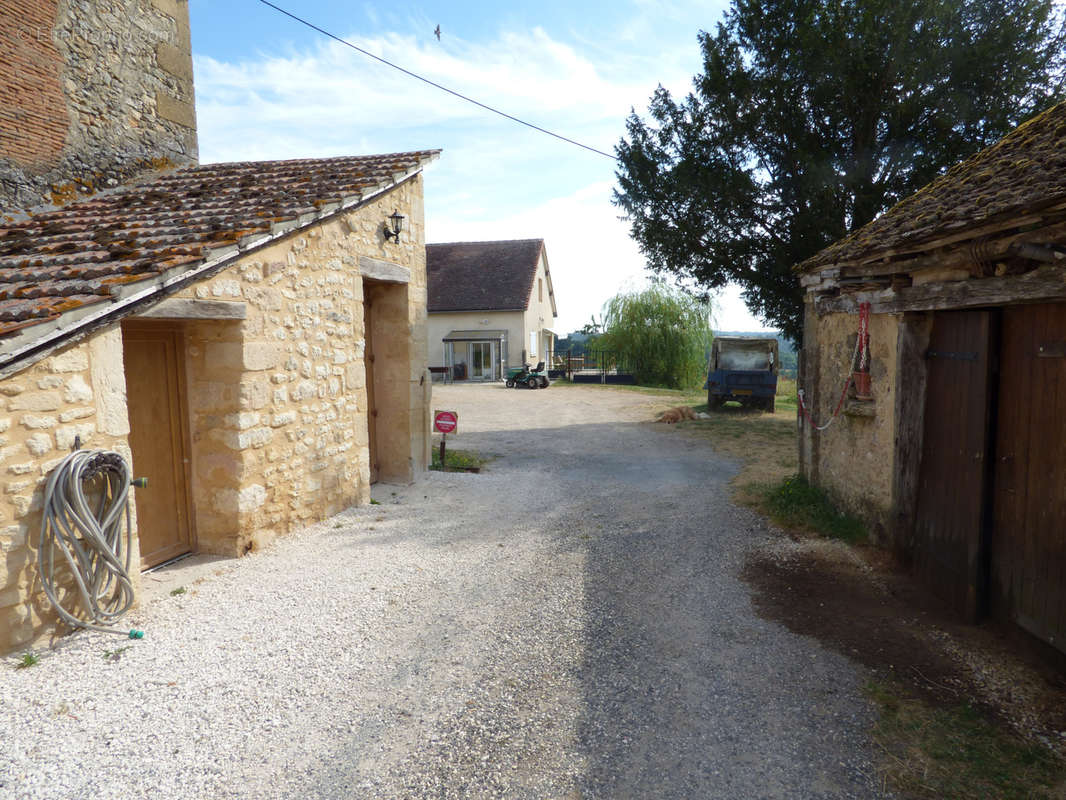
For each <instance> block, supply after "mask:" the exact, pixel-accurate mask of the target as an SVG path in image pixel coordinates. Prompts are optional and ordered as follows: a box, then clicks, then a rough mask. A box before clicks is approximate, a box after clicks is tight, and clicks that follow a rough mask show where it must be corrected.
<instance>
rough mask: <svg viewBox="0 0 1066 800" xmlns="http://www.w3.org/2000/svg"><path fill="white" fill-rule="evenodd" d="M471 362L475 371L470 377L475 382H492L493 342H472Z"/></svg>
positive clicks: (472, 371)
mask: <svg viewBox="0 0 1066 800" xmlns="http://www.w3.org/2000/svg"><path fill="white" fill-rule="evenodd" d="M470 361H471V363H472V364H473V369H472V370H471V372H470V377H471V378H473V379H474V380H481V381H491V380H492V342H471V343H470Z"/></svg>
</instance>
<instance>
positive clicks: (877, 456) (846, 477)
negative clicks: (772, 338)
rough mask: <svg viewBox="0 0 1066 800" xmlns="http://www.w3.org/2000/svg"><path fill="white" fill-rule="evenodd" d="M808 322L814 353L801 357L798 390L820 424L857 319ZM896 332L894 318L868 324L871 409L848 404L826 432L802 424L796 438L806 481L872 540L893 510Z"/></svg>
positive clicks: (847, 363)
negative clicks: (858, 521) (854, 518)
mask: <svg viewBox="0 0 1066 800" xmlns="http://www.w3.org/2000/svg"><path fill="white" fill-rule="evenodd" d="M812 317H813V315H809V316H808V327H807V331H806V334H805V340H806V342H809V343H810V344H808V345H807V347H810V348H816V350H815V351H814V352H806V353H805V354H804V380H803V386H804V388H805V391H806V395H807V399H808V406H809V409H810V411H811V414H812V416H813V417H814V419H815V422H817V423H818V424H824V423H825V422H826V421H827V420H828V419H829V418H830V416H831V415H832V413H833V410H834V409H835V408H836V405H837V402H838V401H839V399H840V392H841V390H842V389H843V387H844V381H845V380H846V379H847V377H848V375H849V374H850V372H851V363H852V357H853V355H854V353H855V340H856V338H857V336H858V327H859V318H858V315H857V314H827V315H825V316H822V317H816V318H812ZM812 326H813V327H812ZM898 327H899V317H898V315H892V314H874V315H872V316H871V317H870V380H871V385H872V391H871V394H872V395H873V398H874V399H873V401H869V402H867V401H859V400H854V399H849V400H848V401H846V403H845V406H844V408H843V410H842V412H841V414H840V416H839V417H838V418H837V419H836V420H835V421H834V422H833V424H832V425H830V426H829V428H827V429H826V430H824V431H822V432H820V433H819V432H817V431H814V430H812V428H811V426H810V425H809V424H807V423H804V425H803V428H802V429H801V432H800V435H801V437H802V440H803V441H802V447H801V468H802V469H803V472H804V474H805V475H806V476H807V477H808V478H809V479H810V480H812V481H813V482H815V483H817V484H819V485H820V486H822V487H824V488H825V489H827V490H828V491H829V492H830V493H831V494H832V495H833V497H834V499H835V500H836V501H837V502H838V503H840V504H841V505H842V506H843V507H844V508H846V509H847V510H849V511H851V512H852V513H855V514H857V515H859V516H860V517H862V518H864V519H865V520H866V521H867V523H868V525H869V527H870V529H871V533H872V534H873V536H874V537H875V538H877V539H880V538H883V537H884V536H885V534H886V533H887V531H888V530H889V519H890V511H891V507H892V474H893V457H894V452H895V450H894V441H895V438H894V437H895V430H896V419H895V395H896V360H897V359H896V356H897V349H896V344H897V336H898ZM849 394H853V392H849Z"/></svg>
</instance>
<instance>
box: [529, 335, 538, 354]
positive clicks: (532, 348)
mask: <svg viewBox="0 0 1066 800" xmlns="http://www.w3.org/2000/svg"><path fill="white" fill-rule="evenodd" d="M529 357H530V358H536V357H537V332H536V331H530V332H529Z"/></svg>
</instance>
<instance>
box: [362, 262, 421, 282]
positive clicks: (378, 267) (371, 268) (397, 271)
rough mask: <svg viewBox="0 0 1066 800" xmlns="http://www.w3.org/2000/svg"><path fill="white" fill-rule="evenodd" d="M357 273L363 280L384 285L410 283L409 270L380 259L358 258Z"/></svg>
mask: <svg viewBox="0 0 1066 800" xmlns="http://www.w3.org/2000/svg"><path fill="white" fill-rule="evenodd" d="M359 272H360V273H362V275H363V277H364V278H370V279H371V280H375V281H384V282H385V283H410V282H411V270H410V268H408V267H405V266H403V265H401V264H394V263H392V262H391V261H382V260H381V259H380V258H371V257H370V256H359Z"/></svg>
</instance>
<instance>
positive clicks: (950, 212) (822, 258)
mask: <svg viewBox="0 0 1066 800" xmlns="http://www.w3.org/2000/svg"><path fill="white" fill-rule="evenodd" d="M1064 200H1066V103H1060V104H1059V105H1057V106H1054V107H1053V108H1051V109H1049V110H1048V111H1045V112H1044V113H1043V114H1040V115H1038V116H1036V117H1034V118H1033V119H1031V120H1029V121H1028V122H1026V123H1024V124H1023V125H1021V126H1019V127H1018V128H1016V129H1015V130H1013V131H1012V132H1011V133H1009V134H1007V136H1005V137H1004V138H1003V139H1001V140H1000V141H998V142H997V143H996V144H994V145H992V146H991V147H988V148H986V149H984V150H982V151H981V152H979V153H977V154H976V155H974V156H972V157H970V158H968V159H967V160H966V161H963V162H962V163H960V164H957V165H956V166H954V167H952V168H951V169H949V170H948V171H947V172H946V173H944V174H943V175H941V176H940V177H939V178H937V179H936V180H934V181H933V182H932V183H930V184H929V185H928V186H926V187H925V188H923V189H921V190H920V191H918V192H916V193H915V194H913V195H912V196H910V197H908V198H907V199H906V200H903V201H902V202H900V203H898V204H897V205H896V206H894V207H893V208H891V209H890V210H889V211H887V212H885V213H884V214H883V215H882V216H880V217H878V218H877V219H875V220H873V221H872V222H870V223H869V224H868V225H866V226H864V227H862V228H860V229H859V230H857V231H855V232H854V233H852V234H851V235H849V236H847V237H846V238H844V239H841V240H840V241H839V242H836V243H835V244H832V245H830V246H829V247H827V248H826V249H825V250H822V251H821V252H820V253H818V254H817V255H815V256H813V257H811V258H809V259H807V260H806V261H805V262H803V263H802V264H800V265H799V267H798V269H799V270H801V271H805V272H807V271H813V270H817V269H819V268H822V267H826V266H830V265H832V264H842V263H848V262H855V261H858V260H860V259H861V260H870V259H873V258H878V257H880V256H881V255H882V254H884V252H885V251H888V250H892V249H900V248H904V247H906V248H919V247H921V245H922V244H923V243H925V242H930V243H932V242H934V241H935V240H937V239H940V238H942V237H944V236H945V235H950V234H955V233H959V232H961V231H965V230H966V229H967V228H975V227H977V226H979V225H982V224H988V223H994V222H996V221H997V220H999V219H1006V218H1009V217H1010V216H1012V215H1016V214H1018V213H1019V212H1022V211H1031V210H1039V209H1041V208H1046V207H1048V206H1050V205H1054V204H1056V203H1061V202H1063V201H1064Z"/></svg>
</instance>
